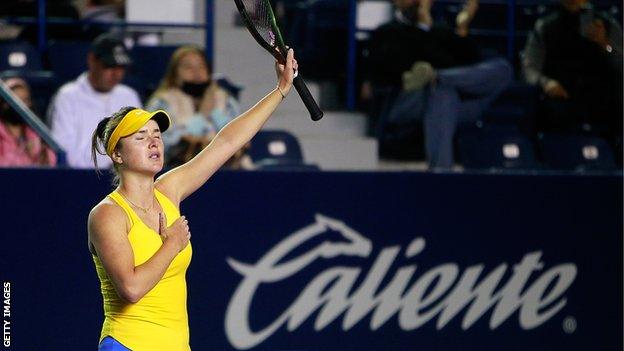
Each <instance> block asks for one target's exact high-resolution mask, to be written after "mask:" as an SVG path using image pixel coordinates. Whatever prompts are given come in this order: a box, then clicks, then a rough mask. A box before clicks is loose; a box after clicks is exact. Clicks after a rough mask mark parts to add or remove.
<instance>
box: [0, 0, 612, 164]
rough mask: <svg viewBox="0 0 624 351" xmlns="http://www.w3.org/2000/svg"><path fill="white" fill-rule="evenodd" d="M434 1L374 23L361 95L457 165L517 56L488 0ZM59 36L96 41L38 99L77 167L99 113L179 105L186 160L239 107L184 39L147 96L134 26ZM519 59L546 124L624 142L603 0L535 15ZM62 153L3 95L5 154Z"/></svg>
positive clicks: (112, 1)
mask: <svg viewBox="0 0 624 351" xmlns="http://www.w3.org/2000/svg"><path fill="white" fill-rule="evenodd" d="M433 1H434V0H394V1H393V5H394V8H395V12H394V16H393V18H392V20H391V21H390V22H388V23H385V24H383V25H381V26H380V27H378V28H377V29H376V30H374V31H373V32H372V34H371V38H370V41H369V48H368V50H369V52H370V54H369V57H368V62H367V64H366V69H365V71H364V72H363V77H362V78H363V81H364V83H363V84H362V98H363V99H375V98H376V95H379V94H380V92H386V93H387V92H388V91H390V92H392V93H391V94H390V95H391V96H390V98H389V99H386V100H385V104H386V105H387V106H385V108H384V109H383V111H381V112H380V113H382V114H383V115H384V116H382V117H381V118H382V119H383V120H384V121H386V122H387V123H386V124H385V125H384V126H377V127H376V128H381V129H384V128H386V129H385V130H381V134H382V135H384V137H386V138H390V139H392V138H401V137H405V135H408V134H409V133H408V132H407V131H406V130H407V129H409V128H410V126H412V125H419V126H421V128H422V136H421V138H422V139H423V140H418V142H421V143H422V144H423V145H424V154H425V157H426V160H427V162H428V164H429V166H430V168H431V169H450V168H451V167H452V166H453V165H454V164H455V163H456V162H457V155H456V154H455V153H456V149H455V145H454V140H455V138H456V131H457V129H458V126H460V125H462V124H465V123H467V122H475V121H479V120H480V119H482V118H483V114H484V113H485V111H486V110H487V109H488V107H490V105H491V104H492V102H493V101H494V100H496V98H497V97H499V95H500V94H501V93H502V92H503V91H504V90H505V89H506V88H507V87H508V86H509V85H510V84H511V83H512V82H513V81H514V79H515V78H514V75H515V74H514V69H513V65H512V63H510V62H508V60H507V59H506V58H504V57H501V56H500V55H495V54H492V53H490V52H486V51H483V50H481V49H480V45H479V43H478V40H476V39H475V38H474V36H472V35H471V24H472V21H473V19H474V18H475V16H476V15H477V13H478V10H479V0H466V2H465V3H464V4H463V6H462V8H461V10H460V11H458V13H457V16H456V18H455V21H454V23H451V24H449V23H438V22H437V21H436V20H434V17H433V16H432V13H431V9H432V5H433ZM17 3H22V5H23V3H31V4H32V3H33V2H32V1H30V2H29V1H15V0H13V1H6V2H3V4H2V5H1V6H0V8H1V9H2V11H3V13H7V14H9V15H13V16H19V15H32V14H31V13H30V12H33V13H34V11H35V8H34V7H33V8H28V7H24V6H15V5H16V4H17ZM48 3H49V6H50V7H51V9H56V10H51V11H52V12H54V11H58V12H59V13H62V14H63V16H69V17H71V18H74V19H87V20H98V19H101V20H105V21H114V20H119V19H123V8H124V6H123V2H122V1H120V0H108V1H107V0H99V1H98V0H88V1H84V2H82V5H81V6H80V7H73V10H72V11H69V10H68V6H69V7H71V6H72V4H73V2H69V1H48ZM29 11H30V12H29ZM68 14H69V15H68ZM87 23H90V22H87ZM59 28H61V27H59ZM49 36H50V38H60V39H80V40H89V41H91V46H90V48H89V52H88V54H87V56H86V57H76V60H85V61H86V63H87V70H86V71H85V72H83V73H82V74H80V75H79V76H78V77H77V78H76V79H74V80H72V81H68V82H66V83H65V84H63V85H62V86H61V87H60V88H59V89H58V91H57V92H56V93H55V94H54V96H53V98H52V99H51V101H50V103H49V105H48V107H47V111H46V112H45V113H43V112H44V111H35V113H39V115H40V116H41V119H42V120H43V121H45V123H46V124H47V125H48V126H49V128H50V129H51V131H52V136H53V137H54V139H55V140H56V142H57V143H58V144H59V145H60V146H61V147H62V148H63V149H64V150H65V151H66V162H67V165H68V166H70V167H73V168H91V167H93V161H92V160H91V155H90V151H89V150H90V148H89V146H90V145H91V137H92V133H93V130H94V129H95V127H96V125H97V123H98V121H99V119H100V118H102V117H103V116H107V115H110V114H111V113H113V112H115V111H117V110H119V109H120V108H121V107H123V106H135V107H145V108H146V109H148V110H158V109H162V110H165V111H167V112H168V113H169V114H170V116H171V118H172V120H173V128H172V129H171V130H170V131H168V132H167V133H165V134H164V135H163V137H164V138H165V140H164V143H165V145H166V148H167V151H166V155H167V160H166V163H167V165H169V166H176V165H179V164H181V163H184V162H186V161H188V160H189V159H190V158H192V157H193V156H194V155H195V154H197V153H198V152H199V151H200V150H201V149H202V148H203V147H205V146H206V145H208V144H209V143H210V141H211V140H212V138H213V137H214V136H215V135H216V133H217V132H218V131H219V130H220V129H221V128H222V127H223V126H224V125H225V124H227V123H228V122H229V121H230V120H231V119H233V118H234V117H236V116H237V115H238V114H239V113H240V112H241V111H240V107H239V105H238V101H237V96H236V93H235V92H234V91H233V90H232V89H228V86H227V84H225V85H224V84H220V83H219V82H218V81H217V80H216V79H214V76H213V72H212V70H211V64H210V62H208V60H207V59H206V57H205V55H204V52H203V51H202V50H201V49H200V48H198V47H195V46H181V47H179V48H178V49H177V50H175V52H174V53H173V54H172V55H171V57H170V59H169V62H168V63H167V68H166V71H165V74H164V76H163V77H162V79H161V81H160V84H159V86H158V87H157V88H156V89H155V90H154V91H151V92H150V94H149V96H146V97H144V98H143V99H142V98H141V94H139V93H137V91H135V90H134V89H133V88H131V87H130V86H128V85H126V84H124V83H122V82H123V81H124V77H125V75H126V70H127V69H128V67H130V66H132V65H140V64H141V63H140V62H132V58H131V55H129V53H128V50H129V48H128V46H127V45H126V44H127V43H128V39H129V37H128V34H127V33H124V32H122V31H120V30H114V31H112V32H111V31H108V28H106V30H105V29H103V28H101V27H97V26H94V25H88V24H85V25H83V26H82V28H81V30H80V31H75V30H74V31H69V32H68V31H67V30H65V31H62V30H61V29H58V30H51V31H50V33H49ZM0 37H4V38H7V37H13V38H17V39H20V40H26V41H31V42H33V43H34V42H36V38H37V36H36V26H34V25H33V26H25V27H22V28H20V31H18V32H11V29H10V28H9V26H7V27H5V28H4V27H3V28H2V29H0ZM131 39H133V40H134V39H136V38H131ZM520 62H521V72H520V75H521V78H522V80H523V81H525V82H526V83H528V84H530V85H533V86H535V87H536V88H537V89H538V90H539V94H540V98H539V100H538V101H539V102H538V104H539V106H538V113H537V118H536V125H535V128H536V129H537V130H538V131H540V132H555V133H586V134H592V135H598V136H600V137H601V138H604V139H605V140H607V141H608V143H609V144H610V145H611V146H613V147H614V149H615V150H619V152H620V153H621V143H622V140H621V139H622V120H623V114H622V95H623V92H622V29H621V27H620V25H619V23H618V22H617V21H616V20H615V19H614V18H612V17H611V16H610V15H609V14H608V13H605V12H601V11H597V10H595V9H594V8H593V7H592V4H591V3H590V2H589V1H588V0H560V2H559V5H558V6H557V7H556V8H554V9H553V10H552V11H551V12H550V13H547V14H546V15H545V16H543V17H541V18H539V19H538V20H537V22H536V23H535V25H534V28H533V30H532V31H531V33H530V35H529V37H528V40H527V42H526V44H525V47H524V50H522V55H521V58H520ZM163 64H165V63H163ZM4 73H6V72H4ZM2 76H3V80H4V83H5V85H6V87H7V88H9V89H10V90H11V91H12V92H13V94H14V95H15V96H16V97H17V98H19V99H21V100H22V101H23V102H24V104H25V105H26V106H27V107H29V108H31V109H32V108H34V106H33V104H32V99H33V98H34V97H33V96H31V94H37V92H36V91H35V92H33V91H31V89H30V87H29V84H28V82H27V79H23V77H19V75H11V74H2ZM409 137H410V138H412V136H409ZM618 148H619V149H618ZM617 152H618V151H616V153H617ZM617 157H618V158H619V159H621V157H622V155H621V154H620V155H617ZM56 162H57V159H56V156H55V154H54V153H53V152H52V151H51V150H50V149H49V148H48V147H47V146H46V145H45V144H44V143H43V142H42V141H41V139H40V138H39V136H37V134H36V133H35V132H34V131H33V130H32V129H31V128H30V127H29V126H28V125H27V124H26V123H24V121H23V120H22V119H21V118H20V116H19V114H18V113H17V112H16V110H15V109H14V108H12V107H11V106H10V104H8V103H7V102H6V101H2V102H0V166H5V167H6V166H54V165H55V164H56ZM98 164H99V165H101V166H104V167H106V166H108V165H110V160H109V159H108V158H105V157H101V158H99V159H98ZM229 166H230V167H232V168H239V169H240V168H242V169H250V168H252V167H253V164H252V162H251V160H250V158H249V157H248V156H247V155H246V154H245V150H243V151H242V152H240V153H239V154H237V155H236V156H235V157H234V158H233V159H232V160H231V161H230V162H229Z"/></svg>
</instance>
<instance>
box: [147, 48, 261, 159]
mask: <svg viewBox="0 0 624 351" xmlns="http://www.w3.org/2000/svg"><path fill="white" fill-rule="evenodd" d="M146 105H147V106H146V107H147V109H149V110H165V111H168V112H169V115H170V116H171V119H172V121H173V122H174V123H173V127H172V129H171V130H170V131H169V132H168V133H167V134H165V135H164V136H163V138H164V142H165V145H166V147H167V154H168V159H167V160H165V161H166V163H167V165H168V166H176V165H179V164H181V163H184V162H186V161H188V160H190V159H191V158H192V157H193V156H195V155H196V154H197V153H198V152H199V151H201V150H202V149H203V148H204V147H205V146H206V145H208V144H209V143H210V141H212V139H213V138H214V136H215V135H216V133H218V132H219V130H221V129H222V128H223V127H224V126H225V125H226V124H227V123H228V122H230V121H231V120H232V119H233V118H234V117H236V116H237V115H238V114H239V113H240V108H239V105H238V103H237V101H236V99H235V98H234V97H233V96H232V95H230V94H229V93H228V91H227V90H225V89H223V88H221V87H219V86H218V84H216V82H215V81H213V80H212V77H211V71H210V65H209V64H208V62H207V60H206V57H205V56H204V53H203V52H202V51H201V49H199V48H197V47H194V46H182V47H180V48H178V49H177V50H176V51H175V52H174V53H173V54H172V55H171V59H170V61H169V64H168V66H167V70H166V72H165V76H164V77H163V79H162V81H161V83H160V86H159V87H158V89H157V90H156V91H155V92H154V94H153V95H152V97H151V98H150V99H149V101H148V103H147V104H146ZM229 165H230V166H234V167H236V166H238V167H242V168H249V165H250V161H249V158H248V157H245V156H244V149H243V150H241V151H240V152H239V153H237V155H235V156H234V158H233V160H232V162H230V164H229Z"/></svg>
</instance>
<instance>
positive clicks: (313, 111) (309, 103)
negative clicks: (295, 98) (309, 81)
mask: <svg viewBox="0 0 624 351" xmlns="http://www.w3.org/2000/svg"><path fill="white" fill-rule="evenodd" d="M293 85H294V86H295V89H297V92H298V93H299V96H300V97H301V101H303V104H304V105H305V107H306V108H307V109H308V112H310V118H312V120H313V121H318V120H319V119H321V118H323V111H321V109H320V108H319V107H318V105H317V104H316V101H314V98H313V97H312V94H310V90H308V87H307V86H306V84H305V82H304V81H303V78H301V75H298V76H297V77H295V79H294V80H293Z"/></svg>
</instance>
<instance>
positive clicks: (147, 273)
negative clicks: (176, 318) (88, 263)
mask: <svg viewBox="0 0 624 351" xmlns="http://www.w3.org/2000/svg"><path fill="white" fill-rule="evenodd" d="M164 223H165V221H164V220H161V223H160V234H161V237H162V238H163V245H162V246H161V247H160V249H158V251H156V253H155V254H154V255H153V256H152V257H150V259H148V260H147V261H146V262H144V263H142V264H140V265H138V266H136V267H135V266H134V253H133V251H132V247H131V246H130V241H129V240H128V231H127V228H126V214H125V213H124V211H123V210H122V209H121V208H119V207H118V206H117V205H114V204H107V203H101V204H99V205H98V206H96V207H95V208H94V209H93V210H92V211H91V213H90V214H89V222H88V230H89V242H91V244H93V247H94V248H95V252H96V253H97V256H98V258H99V259H100V261H101V262H102V265H103V266H104V270H105V271H106V274H107V275H108V276H109V277H110V278H111V281H112V283H113V286H114V287H115V290H116V291H117V295H118V296H119V297H120V298H122V299H123V300H125V301H127V302H129V303H136V302H138V301H139V300H140V299H141V298H142V297H143V296H145V294H147V293H148V292H149V291H150V290H152V289H153V288H154V286H156V284H157V283H158V282H159V281H160V279H161V278H162V277H163V275H164V274H165V271H166V270H167V268H168V267H169V265H170V264H171V261H173V259H174V258H175V257H176V255H177V254H178V253H179V252H180V251H182V250H183V249H184V248H185V247H186V245H188V241H189V238H190V232H189V231H188V223H187V222H186V219H185V218H184V217H180V218H178V219H177V220H176V221H175V222H174V223H173V224H172V225H171V227H169V228H166V225H165V224H164Z"/></svg>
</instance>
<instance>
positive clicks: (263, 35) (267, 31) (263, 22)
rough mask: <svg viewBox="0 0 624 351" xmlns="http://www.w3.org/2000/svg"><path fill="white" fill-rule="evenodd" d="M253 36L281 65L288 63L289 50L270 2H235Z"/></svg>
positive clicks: (251, 0)
mask: <svg viewBox="0 0 624 351" xmlns="http://www.w3.org/2000/svg"><path fill="white" fill-rule="evenodd" d="M234 3H235V4H236V8H237V9H238V12H239V13H240V15H241V17H242V19H243V22H244V23H245V26H246V27H247V30H249V32H250V33H251V36H252V37H253V38H254V39H255V40H256V41H257V42H258V44H260V46H262V47H263V48H264V49H265V50H267V51H268V52H269V53H270V54H271V55H273V56H274V57H275V59H277V60H278V61H279V62H280V63H282V64H284V63H285V62H286V54H287V49H286V45H285V44H284V39H283V37H282V33H281V32H280V30H279V27H278V25H277V20H276V18H275V14H274V12H273V8H272V7H271V3H270V2H269V1H268V0H234Z"/></svg>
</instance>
